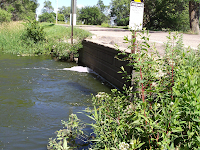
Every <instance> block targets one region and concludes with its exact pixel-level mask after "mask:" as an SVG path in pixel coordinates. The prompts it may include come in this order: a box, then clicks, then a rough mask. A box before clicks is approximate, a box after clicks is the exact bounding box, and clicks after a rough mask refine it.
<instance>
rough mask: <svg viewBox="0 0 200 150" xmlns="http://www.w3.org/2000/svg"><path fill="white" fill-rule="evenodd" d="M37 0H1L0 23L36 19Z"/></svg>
mask: <svg viewBox="0 0 200 150" xmlns="http://www.w3.org/2000/svg"><path fill="white" fill-rule="evenodd" d="M38 6H39V4H38V2H37V0H0V23H1V22H5V21H11V20H12V21H19V20H24V19H35V17H36V8H37V7H38Z"/></svg>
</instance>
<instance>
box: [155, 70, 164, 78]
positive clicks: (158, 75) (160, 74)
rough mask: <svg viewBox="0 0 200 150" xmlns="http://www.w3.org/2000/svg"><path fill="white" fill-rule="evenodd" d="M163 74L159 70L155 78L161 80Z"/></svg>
mask: <svg viewBox="0 0 200 150" xmlns="http://www.w3.org/2000/svg"><path fill="white" fill-rule="evenodd" d="M165 74H166V73H164V72H163V71H162V70H159V71H158V73H157V75H156V77H157V78H161V77H163V76H164V75H165Z"/></svg>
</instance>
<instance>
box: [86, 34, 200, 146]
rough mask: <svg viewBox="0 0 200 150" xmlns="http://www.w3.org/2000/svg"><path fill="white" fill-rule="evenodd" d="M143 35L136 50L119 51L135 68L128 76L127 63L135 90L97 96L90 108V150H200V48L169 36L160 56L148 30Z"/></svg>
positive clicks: (174, 35) (177, 36) (131, 88)
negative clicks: (152, 44)
mask: <svg viewBox="0 0 200 150" xmlns="http://www.w3.org/2000/svg"><path fill="white" fill-rule="evenodd" d="M133 34H134V33H133ZM146 34H147V36H146ZM139 35H140V37H141V39H142V41H141V43H137V48H136V53H135V54H128V57H127V53H125V52H121V51H120V52H119V55H125V56H126V57H124V60H126V61H129V62H130V63H129V65H130V66H132V67H133V68H134V76H132V75H131V76H128V75H127V73H126V70H124V67H123V66H122V67H121V69H122V71H121V73H123V74H124V77H125V78H127V80H131V81H132V85H133V86H134V88H133V86H132V87H126V86H124V91H122V92H120V91H118V90H117V89H113V90H112V93H111V94H107V93H102V92H99V93H98V94H97V95H96V96H94V97H93V103H94V110H91V109H89V108H87V109H86V110H85V111H86V112H87V114H86V115H87V116H88V117H89V118H91V119H92V120H94V123H92V124H90V126H91V127H92V129H93V131H94V134H95V138H94V139H93V140H91V142H93V144H92V145H91V148H90V149H105V150H110V149H113V150H117V149H120V150H122V149H123V150H125V149H126V150H136V149H161V150H166V149H170V150H176V149H194V150H197V149H199V147H200V135H199V133H200V124H199V122H200V121H199V119H200V79H199V76H200V48H199V50H197V51H193V50H192V49H190V48H187V49H185V48H184V45H183V43H182V35H180V34H177V33H176V34H169V36H168V37H167V38H168V41H167V43H166V46H165V55H164V56H160V55H159V54H158V53H157V51H156V49H151V46H150V45H149V44H148V41H149V36H148V32H147V33H145V32H141V33H139ZM125 40H126V41H127V42H134V41H135V39H133V40H131V41H129V40H128V38H125ZM129 48H133V47H132V46H130V47H129ZM150 49H151V51H153V52H151V53H149V50H150Z"/></svg>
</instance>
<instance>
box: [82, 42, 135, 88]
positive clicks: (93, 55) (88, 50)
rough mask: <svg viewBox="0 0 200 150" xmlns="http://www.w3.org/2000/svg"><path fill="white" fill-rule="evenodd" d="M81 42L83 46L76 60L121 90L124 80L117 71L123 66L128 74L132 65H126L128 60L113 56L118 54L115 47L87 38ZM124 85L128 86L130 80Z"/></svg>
mask: <svg viewBox="0 0 200 150" xmlns="http://www.w3.org/2000/svg"><path fill="white" fill-rule="evenodd" d="M82 44H83V48H82V49H80V50H79V59H78V62H79V63H80V64H83V65H86V66H87V67H89V68H91V69H92V70H94V71H95V72H96V73H98V74H99V75H100V76H101V77H103V78H104V79H106V80H107V81H109V82H110V83H111V84H113V85H114V86H115V87H117V88H118V89H120V90H122V87H123V85H124V84H125V81H126V80H125V79H122V74H119V73H118V72H119V71H122V70H121V68H120V67H121V66H124V68H125V70H126V71H127V74H129V75H130V74H131V73H132V67H129V66H127V64H128V62H126V61H120V60H118V59H116V58H115V56H117V54H118V51H116V50H115V48H111V47H107V46H105V45H101V44H97V43H94V42H92V41H88V40H84V41H83V43H82ZM118 57H120V56H118ZM126 85H127V86H130V82H129V83H126Z"/></svg>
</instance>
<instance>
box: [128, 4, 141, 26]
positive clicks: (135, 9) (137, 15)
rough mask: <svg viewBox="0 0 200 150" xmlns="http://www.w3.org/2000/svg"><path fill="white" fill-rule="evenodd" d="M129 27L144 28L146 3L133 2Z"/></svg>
mask: <svg viewBox="0 0 200 150" xmlns="http://www.w3.org/2000/svg"><path fill="white" fill-rule="evenodd" d="M130 7H131V8H130V17H129V28H130V29H131V30H142V24H143V15H144V3H139V2H134V1H132V2H131V5H130Z"/></svg>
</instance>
